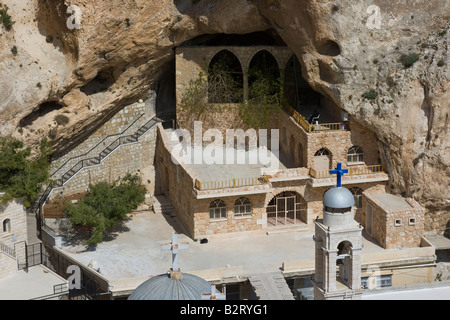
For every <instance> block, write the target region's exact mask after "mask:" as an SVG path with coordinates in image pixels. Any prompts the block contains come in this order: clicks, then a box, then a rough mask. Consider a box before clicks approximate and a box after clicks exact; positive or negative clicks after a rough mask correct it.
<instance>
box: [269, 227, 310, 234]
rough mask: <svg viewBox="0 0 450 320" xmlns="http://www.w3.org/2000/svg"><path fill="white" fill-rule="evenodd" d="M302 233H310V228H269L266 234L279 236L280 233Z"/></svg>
mask: <svg viewBox="0 0 450 320" xmlns="http://www.w3.org/2000/svg"><path fill="white" fill-rule="evenodd" d="M301 231H309V227H308V225H306V224H301V225H297V226H296V225H290V226H282V227H273V228H268V229H267V231H266V234H268V235H270V234H279V233H288V232H301Z"/></svg>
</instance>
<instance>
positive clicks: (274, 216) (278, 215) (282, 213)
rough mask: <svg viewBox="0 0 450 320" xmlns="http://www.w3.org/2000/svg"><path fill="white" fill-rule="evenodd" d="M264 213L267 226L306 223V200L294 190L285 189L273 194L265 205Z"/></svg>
mask: <svg viewBox="0 0 450 320" xmlns="http://www.w3.org/2000/svg"><path fill="white" fill-rule="evenodd" d="M266 213H267V226H268V227H283V226H293V225H300V224H305V223H307V215H306V201H305V200H304V198H303V197H302V196H301V194H300V193H298V192H296V191H290V190H285V191H282V192H280V193H278V194H276V195H275V196H273V197H272V198H271V199H270V201H269V202H268V204H267V206H266Z"/></svg>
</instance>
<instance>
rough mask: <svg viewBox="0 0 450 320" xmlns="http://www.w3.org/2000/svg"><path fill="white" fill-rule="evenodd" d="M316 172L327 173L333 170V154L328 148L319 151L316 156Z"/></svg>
mask: <svg viewBox="0 0 450 320" xmlns="http://www.w3.org/2000/svg"><path fill="white" fill-rule="evenodd" d="M313 168H314V170H316V171H326V170H330V169H331V152H330V150H328V149H326V148H321V149H319V150H317V152H316V153H315V154H314V166H313Z"/></svg>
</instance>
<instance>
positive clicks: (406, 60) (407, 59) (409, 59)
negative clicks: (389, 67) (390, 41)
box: [400, 53, 419, 69]
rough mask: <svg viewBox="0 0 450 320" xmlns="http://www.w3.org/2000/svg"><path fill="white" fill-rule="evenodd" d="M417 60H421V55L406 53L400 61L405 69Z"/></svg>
mask: <svg viewBox="0 0 450 320" xmlns="http://www.w3.org/2000/svg"><path fill="white" fill-rule="evenodd" d="M417 60H419V55H418V54H417V53H410V54H404V55H402V56H401V58H400V62H401V63H402V64H403V66H404V67H405V69H407V68H409V67H411V66H412V65H413V64H414V63H416V61H417Z"/></svg>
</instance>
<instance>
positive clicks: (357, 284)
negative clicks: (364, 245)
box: [349, 248, 361, 290]
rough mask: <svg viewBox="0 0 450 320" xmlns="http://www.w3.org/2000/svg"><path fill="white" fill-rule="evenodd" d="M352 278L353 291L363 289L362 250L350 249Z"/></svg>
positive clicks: (350, 283) (350, 284) (350, 279)
mask: <svg viewBox="0 0 450 320" xmlns="http://www.w3.org/2000/svg"><path fill="white" fill-rule="evenodd" d="M350 256H351V260H350V266H351V269H350V278H349V286H350V288H352V290H358V289H361V248H350Z"/></svg>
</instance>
